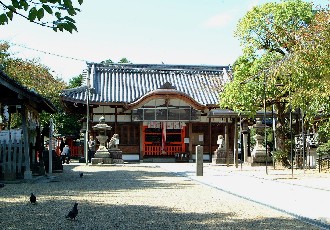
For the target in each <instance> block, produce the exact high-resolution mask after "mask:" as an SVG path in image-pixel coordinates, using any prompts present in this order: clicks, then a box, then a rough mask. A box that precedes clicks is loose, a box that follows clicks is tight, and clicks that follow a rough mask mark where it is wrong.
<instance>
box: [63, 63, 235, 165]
mask: <svg viewBox="0 0 330 230" xmlns="http://www.w3.org/2000/svg"><path fill="white" fill-rule="evenodd" d="M84 77H85V85H84V86H81V87H78V88H73V89H66V90H64V91H63V92H62V95H61V98H62V102H63V103H64V105H65V107H66V109H67V110H68V111H70V112H73V113H81V114H86V112H87V107H86V105H87V104H88V105H89V108H90V109H88V111H89V112H90V114H89V117H90V118H91V119H90V123H89V125H88V127H89V132H90V134H91V135H92V136H93V137H94V139H95V136H96V133H94V131H93V130H92V128H91V127H92V126H94V125H95V124H97V122H98V121H99V118H100V117H102V116H103V117H104V118H105V122H106V123H107V124H108V125H110V126H111V127H112V129H111V130H110V131H108V133H107V135H108V137H109V139H110V138H111V137H112V135H113V134H119V137H120V143H119V148H120V149H121V150H122V151H123V159H124V160H126V161H139V160H144V161H148V160H150V161H153V160H155V159H158V158H167V159H177V160H182V159H183V158H184V159H190V160H192V159H194V157H195V156H194V154H195V147H196V146H197V145H201V146H203V152H204V159H205V160H211V157H212V156H211V155H212V154H213V151H214V150H215V149H216V148H217V147H218V145H217V138H218V135H220V134H221V135H224V136H225V127H227V132H228V133H227V136H228V137H229V140H230V141H229V142H228V151H230V153H232V152H233V147H234V138H233V137H234V127H235V124H234V119H232V118H221V117H212V116H209V114H210V111H212V110H214V109H217V108H219V105H218V104H219V94H220V92H221V90H222V89H223V86H224V84H225V83H226V82H227V81H229V80H230V78H231V69H230V66H206V65H164V64H163V65H153V64H110V65H102V64H97V63H88V64H87V69H86V71H84ZM88 89H89V90H88Z"/></svg>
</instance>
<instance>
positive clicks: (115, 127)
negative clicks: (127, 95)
mask: <svg viewBox="0 0 330 230" xmlns="http://www.w3.org/2000/svg"><path fill="white" fill-rule="evenodd" d="M117 115H118V114H117V106H116V107H115V133H117V119H118V118H117Z"/></svg>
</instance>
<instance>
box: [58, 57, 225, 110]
mask: <svg viewBox="0 0 330 230" xmlns="http://www.w3.org/2000/svg"><path fill="white" fill-rule="evenodd" d="M88 71H89V72H90V82H91V87H92V88H93V93H92V94H91V97H90V103H107V102H110V103H133V102H135V101H136V100H138V99H139V98H141V97H142V96H144V95H145V94H147V93H150V92H152V91H154V90H157V89H159V88H161V87H162V86H163V85H166V84H168V83H170V85H172V86H173V87H174V88H175V89H176V90H178V91H180V92H182V93H185V94H187V95H188V96H190V97H192V98H193V99H195V100H196V101H197V102H199V103H200V104H202V105H208V104H218V103H219V92H220V90H221V89H222V87H223V84H224V82H225V81H228V78H229V77H228V75H230V74H229V72H230V66H203V65H200V66H195V65H145V64H112V65H108V66H104V65H101V64H95V63H91V64H88ZM86 75H87V74H86ZM62 98H63V100H66V101H72V102H83V101H85V100H86V86H83V87H78V88H74V89H68V90H64V91H63V93H62Z"/></svg>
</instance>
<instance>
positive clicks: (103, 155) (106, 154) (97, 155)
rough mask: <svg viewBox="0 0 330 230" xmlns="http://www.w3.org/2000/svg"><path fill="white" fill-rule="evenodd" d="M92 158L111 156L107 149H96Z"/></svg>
mask: <svg viewBox="0 0 330 230" xmlns="http://www.w3.org/2000/svg"><path fill="white" fill-rule="evenodd" d="M94 158H111V156H110V153H109V152H108V151H96V152H95V154H94Z"/></svg>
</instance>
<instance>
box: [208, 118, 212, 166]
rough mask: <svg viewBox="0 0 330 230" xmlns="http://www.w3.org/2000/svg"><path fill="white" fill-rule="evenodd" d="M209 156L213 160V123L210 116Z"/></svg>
mask: <svg viewBox="0 0 330 230" xmlns="http://www.w3.org/2000/svg"><path fill="white" fill-rule="evenodd" d="M209 157H210V162H211V161H212V124H211V118H210V117H209Z"/></svg>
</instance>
